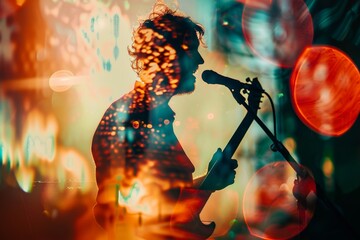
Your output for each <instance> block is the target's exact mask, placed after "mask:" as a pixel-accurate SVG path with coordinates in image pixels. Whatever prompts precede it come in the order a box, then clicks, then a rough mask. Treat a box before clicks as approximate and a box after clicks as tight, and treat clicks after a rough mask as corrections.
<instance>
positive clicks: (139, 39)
mask: <svg viewBox="0 0 360 240" xmlns="http://www.w3.org/2000/svg"><path fill="white" fill-rule="evenodd" d="M194 32H195V33H196V36H197V38H198V40H199V42H200V43H201V44H202V45H204V42H203V35H204V28H203V27H202V26H201V25H200V24H198V23H195V22H193V21H192V20H191V19H190V17H186V16H184V15H182V14H181V13H179V12H177V11H176V10H171V9H170V8H169V7H167V6H166V5H165V4H163V3H157V4H156V5H155V6H154V8H153V10H152V12H151V14H150V15H149V18H148V19H147V20H145V21H143V22H141V23H140V25H139V27H138V28H136V29H135V30H134V32H133V43H132V45H131V46H130V47H129V48H128V52H129V55H130V56H131V57H132V58H133V60H132V64H131V67H132V68H133V69H134V71H135V72H136V73H137V74H138V75H140V73H141V71H142V70H149V69H150V68H153V67H154V66H155V65H160V66H161V65H163V64H166V65H170V66H172V61H173V60H174V57H175V54H176V53H174V50H175V51H178V50H186V49H184V46H182V43H183V42H184V39H185V38H186V37H188V36H189V35H191V33H194Z"/></svg>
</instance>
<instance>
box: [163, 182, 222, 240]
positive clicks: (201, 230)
mask: <svg viewBox="0 0 360 240" xmlns="http://www.w3.org/2000/svg"><path fill="white" fill-rule="evenodd" d="M211 193H212V192H211V191H205V190H198V189H193V188H182V189H181V190H180V195H179V198H178V201H177V203H176V205H175V208H174V212H173V215H172V217H171V222H170V225H171V228H172V230H174V231H183V234H184V236H186V239H194V240H195V239H207V238H208V237H210V235H211V234H212V233H213V232H214V230H215V222H210V223H209V224H204V223H203V222H202V221H201V219H200V213H201V211H202V209H203V207H204V206H205V204H206V202H207V200H208V199H209V197H210V195H211Z"/></svg>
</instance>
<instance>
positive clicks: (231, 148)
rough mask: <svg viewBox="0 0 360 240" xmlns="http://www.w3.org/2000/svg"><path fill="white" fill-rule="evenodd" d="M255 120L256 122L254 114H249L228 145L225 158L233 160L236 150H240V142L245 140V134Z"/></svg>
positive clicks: (225, 149)
mask: <svg viewBox="0 0 360 240" xmlns="http://www.w3.org/2000/svg"><path fill="white" fill-rule="evenodd" d="M253 120H254V118H253V116H252V114H250V113H247V114H246V116H245V118H244V119H243V121H242V122H241V123H240V125H239V126H238V128H237V129H236V131H235V133H234V134H233V135H232V137H231V138H230V140H229V142H228V143H227V144H226V146H225V148H224V151H223V152H224V155H225V158H231V157H232V156H233V155H234V153H235V151H236V149H237V148H238V146H239V144H240V142H241V141H242V139H243V138H244V136H245V133H246V132H247V130H248V129H249V127H250V125H251V123H252V122H253Z"/></svg>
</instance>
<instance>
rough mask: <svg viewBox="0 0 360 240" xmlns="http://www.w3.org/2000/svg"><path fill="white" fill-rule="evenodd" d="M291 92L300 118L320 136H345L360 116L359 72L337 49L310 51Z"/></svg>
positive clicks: (298, 65)
mask: <svg viewBox="0 0 360 240" xmlns="http://www.w3.org/2000/svg"><path fill="white" fill-rule="evenodd" d="M290 91H291V98H292V104H293V107H294V109H295V112H296V114H297V115H298V117H299V118H300V119H301V121H302V122H303V123H304V124H306V125H307V126H308V127H309V128H311V129H312V130H314V131H316V132H318V133H320V134H323V135H327V136H339V135H342V134H343V133H345V132H346V131H347V130H349V129H350V128H351V126H352V125H353V124H354V122H355V121H356V119H357V116H358V114H359V109H360V104H359V102H360V74H359V70H358V69H357V67H356V66H355V64H354V63H353V62H352V61H351V59H350V58H349V57H348V56H347V55H345V54H344V53H343V52H341V51H340V50H338V49H336V48H334V47H330V46H314V47H309V48H307V49H306V50H305V51H304V52H303V54H302V55H301V56H300V57H299V60H298V61H297V63H296V66H295V68H294V70H293V72H292V75H291V79H290Z"/></svg>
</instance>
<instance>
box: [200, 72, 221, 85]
mask: <svg viewBox="0 0 360 240" xmlns="http://www.w3.org/2000/svg"><path fill="white" fill-rule="evenodd" d="M216 75H217V73H216V72H214V71H213V70H205V71H203V73H202V74H201V77H202V79H203V80H204V82H206V83H209V84H214V83H217V76H216Z"/></svg>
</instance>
